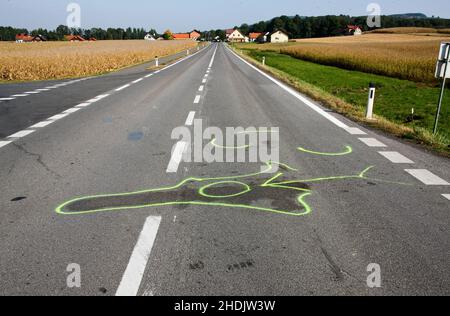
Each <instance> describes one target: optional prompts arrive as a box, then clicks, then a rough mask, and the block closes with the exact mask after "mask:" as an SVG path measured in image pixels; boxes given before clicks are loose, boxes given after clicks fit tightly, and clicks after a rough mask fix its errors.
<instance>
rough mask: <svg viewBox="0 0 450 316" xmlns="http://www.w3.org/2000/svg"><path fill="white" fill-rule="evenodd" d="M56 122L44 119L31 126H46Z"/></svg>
mask: <svg viewBox="0 0 450 316" xmlns="http://www.w3.org/2000/svg"><path fill="white" fill-rule="evenodd" d="M54 122H55V121H43V122H40V123H37V124H35V125H33V126H31V127H30V128H43V127H46V126H48V125H50V124H52V123H54Z"/></svg>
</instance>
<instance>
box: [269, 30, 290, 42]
mask: <svg viewBox="0 0 450 316" xmlns="http://www.w3.org/2000/svg"><path fill="white" fill-rule="evenodd" d="M270 42H271V43H287V42H289V35H287V34H286V33H284V32H283V31H275V32H273V33H272V34H270Z"/></svg>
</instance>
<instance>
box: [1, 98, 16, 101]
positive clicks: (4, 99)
mask: <svg viewBox="0 0 450 316" xmlns="http://www.w3.org/2000/svg"><path fill="white" fill-rule="evenodd" d="M14 99H15V98H0V101H11V100H14Z"/></svg>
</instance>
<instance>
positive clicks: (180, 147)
mask: <svg viewBox="0 0 450 316" xmlns="http://www.w3.org/2000/svg"><path fill="white" fill-rule="evenodd" d="M187 145H188V143H187V142H182V141H180V142H178V143H176V144H175V149H174V150H173V153H172V157H171V158H170V162H169V165H168V166H167V170H166V172H167V173H176V172H177V171H178V167H179V165H180V163H181V160H182V159H183V154H184V151H185V150H186V148H187Z"/></svg>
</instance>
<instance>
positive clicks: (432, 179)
mask: <svg viewBox="0 0 450 316" xmlns="http://www.w3.org/2000/svg"><path fill="white" fill-rule="evenodd" d="M405 171H406V172H408V173H409V174H410V175H412V176H413V177H414V178H416V179H417V180H419V181H420V182H422V183H424V184H426V185H450V183H448V182H447V181H445V180H444V179H441V178H439V177H438V176H437V175H435V174H433V173H432V172H430V171H428V170H426V169H406V170H405Z"/></svg>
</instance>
